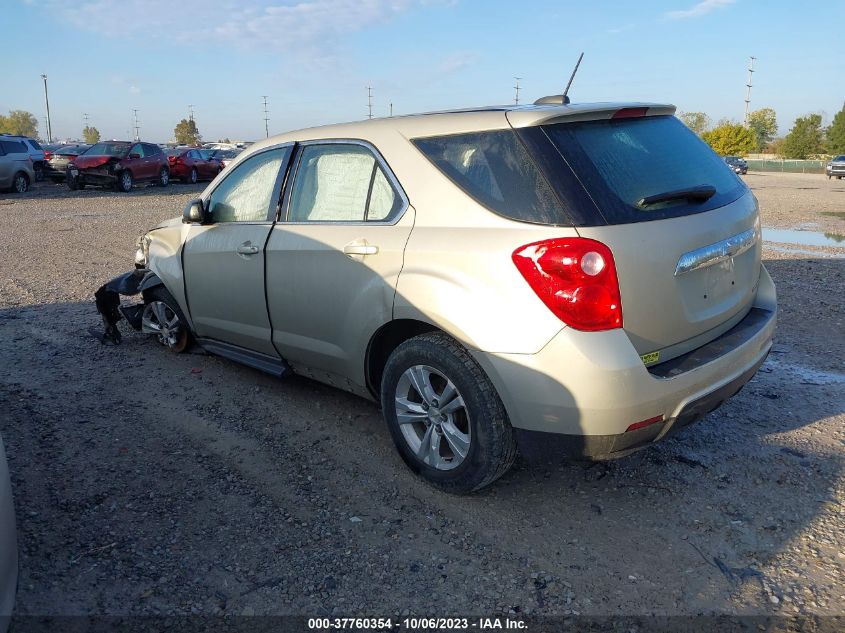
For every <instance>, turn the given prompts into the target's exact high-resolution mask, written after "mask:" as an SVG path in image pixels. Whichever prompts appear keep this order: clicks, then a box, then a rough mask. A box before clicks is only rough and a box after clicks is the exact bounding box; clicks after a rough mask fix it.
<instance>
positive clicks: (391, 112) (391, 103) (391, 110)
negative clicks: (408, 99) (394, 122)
mask: <svg viewBox="0 0 845 633" xmlns="http://www.w3.org/2000/svg"><path fill="white" fill-rule="evenodd" d="M390 116H391V117H392V116H393V102H392V101H391V102H390Z"/></svg>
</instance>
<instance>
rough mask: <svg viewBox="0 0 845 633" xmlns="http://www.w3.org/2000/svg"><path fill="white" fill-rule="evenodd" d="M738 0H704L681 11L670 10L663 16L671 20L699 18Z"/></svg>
mask: <svg viewBox="0 0 845 633" xmlns="http://www.w3.org/2000/svg"><path fill="white" fill-rule="evenodd" d="M735 1H736V0H702V2H699V3H698V4H696V5H694V6H692V7H690V8H689V9H683V10H679V11H668V12H667V13H664V14H663V17H665V18H669V19H670V20H682V19H685V18H698V17H701V16H702V15H707V14H708V13H710V12H711V11H715V10H716V9H722V8H724V7H726V6H728V5H730V4H733V3H734V2H735Z"/></svg>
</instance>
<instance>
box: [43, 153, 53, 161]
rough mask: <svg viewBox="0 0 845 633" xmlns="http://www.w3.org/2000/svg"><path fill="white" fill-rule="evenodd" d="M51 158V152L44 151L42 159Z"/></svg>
mask: <svg viewBox="0 0 845 633" xmlns="http://www.w3.org/2000/svg"><path fill="white" fill-rule="evenodd" d="M51 158H53V152H44V160H50V159H51Z"/></svg>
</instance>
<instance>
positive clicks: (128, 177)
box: [117, 169, 132, 193]
mask: <svg viewBox="0 0 845 633" xmlns="http://www.w3.org/2000/svg"><path fill="white" fill-rule="evenodd" d="M117 190H118V191H122V192H123V193H129V192H130V191H132V174H131V172H130V171H129V170H128V169H124V170H123V171H122V172H120V174H119V175H118V177H117Z"/></svg>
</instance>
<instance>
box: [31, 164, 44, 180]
mask: <svg viewBox="0 0 845 633" xmlns="http://www.w3.org/2000/svg"><path fill="white" fill-rule="evenodd" d="M32 171H33V172H35V182H41V181H42V180H44V165H43V164H42V163H35V164H34V165H33V166H32Z"/></svg>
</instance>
